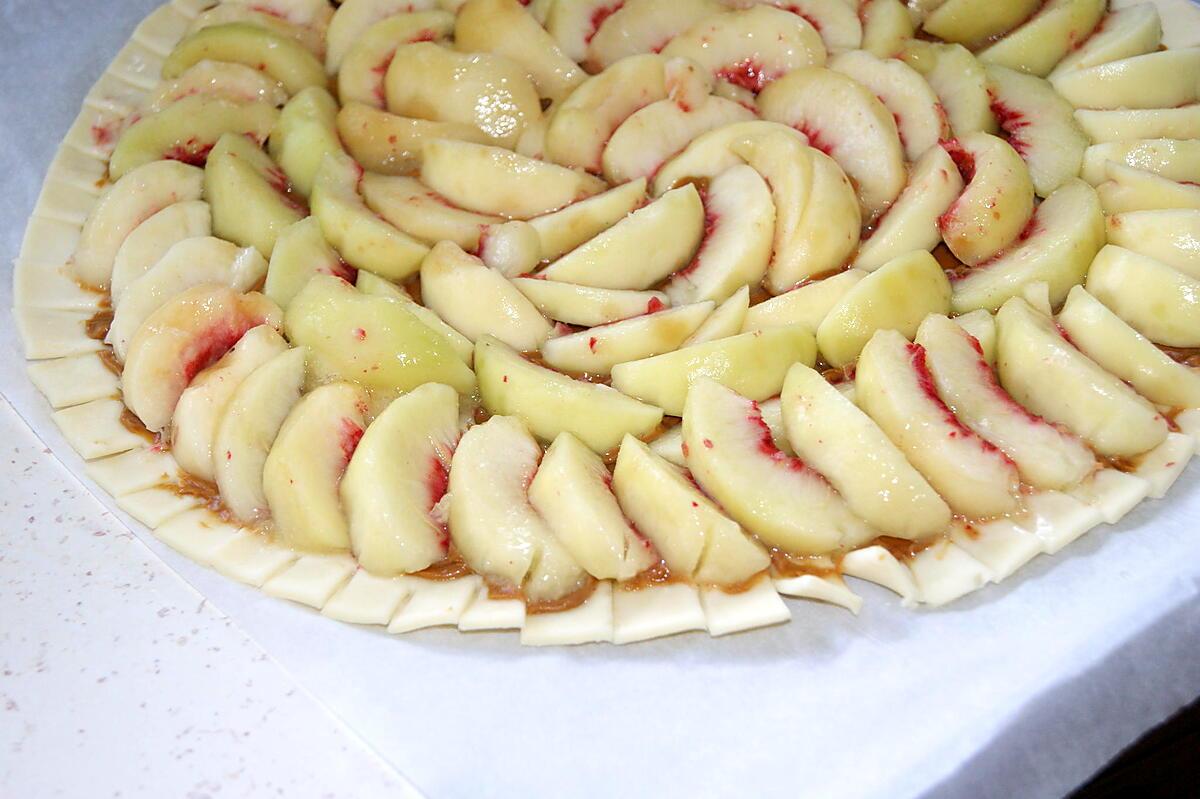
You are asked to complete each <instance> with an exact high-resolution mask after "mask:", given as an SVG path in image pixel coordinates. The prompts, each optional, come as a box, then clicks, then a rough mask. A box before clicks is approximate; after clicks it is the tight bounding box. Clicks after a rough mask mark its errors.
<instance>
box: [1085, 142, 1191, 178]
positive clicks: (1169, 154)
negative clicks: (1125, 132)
mask: <svg viewBox="0 0 1200 799" xmlns="http://www.w3.org/2000/svg"><path fill="white" fill-rule="evenodd" d="M1109 161H1114V162H1116V163H1118V164H1124V165H1126V166H1131V167H1135V168H1137V169H1143V170H1145V171H1147V172H1153V173H1154V174H1156V175H1160V176H1162V177H1164V178H1167V179H1168V180H1178V181H1182V182H1184V183H1200V141H1188V140H1186V139H1135V140H1133V141H1114V142H1105V143H1103V144H1093V145H1092V146H1091V147H1089V148H1087V150H1086V151H1085V152H1084V154H1083V170H1082V171H1081V172H1080V173H1079V176H1080V177H1081V178H1083V179H1084V180H1086V181H1087V182H1088V183H1091V184H1092V185H1093V186H1095V185H1097V184H1099V183H1102V182H1104V179H1105V177H1106V175H1105V171H1104V170H1105V168H1106V166H1105V165H1106V164H1107V163H1108V162H1109Z"/></svg>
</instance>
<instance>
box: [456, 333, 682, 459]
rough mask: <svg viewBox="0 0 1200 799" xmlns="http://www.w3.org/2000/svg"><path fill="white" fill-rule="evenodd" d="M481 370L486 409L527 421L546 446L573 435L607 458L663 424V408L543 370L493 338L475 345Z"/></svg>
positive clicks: (485, 338) (477, 372) (476, 365)
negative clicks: (624, 440) (625, 439)
mask: <svg viewBox="0 0 1200 799" xmlns="http://www.w3.org/2000/svg"><path fill="white" fill-rule="evenodd" d="M475 371H476V374H478V376H479V394H480V397H481V398H482V401H483V406H484V407H485V408H487V409H488V410H489V411H491V412H492V413H494V414H501V415H508V416H515V417H517V418H519V419H521V421H523V422H524V423H525V424H526V425H527V426H528V427H529V429H530V430H531V431H532V432H533V434H534V435H535V436H537V437H538V438H539V439H541V440H542V441H553V440H554V439H555V438H556V437H557V436H558V435H559V434H560V433H563V432H568V433H571V434H572V435H574V436H576V437H577V438H578V439H579V440H580V441H582V442H583V443H584V444H586V445H587V446H588V447H590V448H591V449H592V451H593V452H600V453H604V452H608V451H610V450H612V449H614V448H615V447H616V446H617V445H618V444H620V443H621V437H622V436H624V435H625V434H626V433H630V434H632V435H635V436H644V435H646V434H647V433H649V432H650V431H651V430H653V429H654V428H655V427H657V426H658V424H659V423H660V422H661V421H662V416H663V412H662V409H660V408H656V407H654V406H653V405H647V404H646V403H643V402H638V401H637V400H635V399H633V398H632V397H629V396H626V395H624V394H622V393H621V392H620V391H616V390H614V389H612V388H610V387H608V386H606V385H602V384H599V383H589V382H587V381H584V380H575V379H573V378H571V377H568V376H567V375H564V374H562V373H561V372H556V371H554V370H553V369H547V368H546V367H544V366H539V365H538V364H536V363H533V362H532V361H529V360H526V359H525V358H523V357H522V356H521V354H520V353H519V352H517V351H516V350H514V349H513V348H511V347H509V346H508V345H507V344H505V343H504V342H502V341H500V340H499V339H497V338H494V337H492V336H481V337H480V339H479V341H478V342H476V344H475Z"/></svg>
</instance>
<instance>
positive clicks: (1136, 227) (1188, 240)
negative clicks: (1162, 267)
mask: <svg viewBox="0 0 1200 799" xmlns="http://www.w3.org/2000/svg"><path fill="white" fill-rule="evenodd" d="M1105 227H1106V231H1107V233H1108V243H1109V244H1115V245H1116V246H1118V247H1124V248H1125V249H1127V250H1132V251H1133V252H1136V253H1139V254H1140V255H1146V256H1149V257H1150V258H1154V259H1156V260H1158V261H1161V262H1163V263H1164V264H1166V265H1167V266H1170V267H1173V268H1175V269H1178V270H1179V271H1180V272H1183V273H1184V274H1186V275H1189V276H1191V277H1193V278H1197V279H1200V210H1196V209H1194V208H1172V209H1157V210H1152V211H1127V212H1125V213H1120V214H1113V215H1112V216H1110V217H1108V219H1107V220H1106V223H1105Z"/></svg>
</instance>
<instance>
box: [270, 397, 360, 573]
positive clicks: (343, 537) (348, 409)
mask: <svg viewBox="0 0 1200 799" xmlns="http://www.w3.org/2000/svg"><path fill="white" fill-rule="evenodd" d="M367 401H368V397H367V392H366V391H365V390H364V389H362V388H361V387H359V386H355V385H353V384H351V383H328V384H326V385H323V386H320V387H319V388H315V389H313V390H312V391H311V392H309V393H308V394H306V395H305V396H304V397H303V398H302V399H301V400H300V401H299V402H298V403H296V405H295V406H294V407H293V408H292V410H291V413H289V414H288V416H287V419H285V420H284V422H283V425H282V426H281V427H280V428H279V434H278V435H277V436H276V437H275V441H274V443H273V444H272V445H271V451H270V453H269V454H268V455H267V460H266V462H265V463H264V464H263V478H262V479H263V493H264V494H266V497H267V503H268V505H269V506H270V508H271V516H272V519H273V522H274V525H273V527H274V530H275V534H276V535H277V536H278V537H279V539H280V541H281V542H282V543H284V544H286V545H287V546H290V547H292V548H293V549H298V550H302V551H306V552H340V551H344V550H347V549H349V548H350V531H349V527H348V525H347V523H346V513H345V510H344V509H343V508H342V501H341V497H340V496H339V493H338V486H339V484H340V483H341V481H342V477H343V475H344V474H345V472H346V465H347V464H348V463H350V459H351V458H352V457H353V456H354V450H355V449H356V448H357V447H358V442H359V441H360V440H361V439H362V436H363V432H364V431H365V430H366V429H367V418H366V416H367Z"/></svg>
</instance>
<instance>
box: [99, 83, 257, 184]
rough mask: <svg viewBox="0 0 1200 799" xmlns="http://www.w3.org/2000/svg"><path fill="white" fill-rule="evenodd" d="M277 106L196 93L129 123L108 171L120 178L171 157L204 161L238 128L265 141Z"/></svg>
mask: <svg viewBox="0 0 1200 799" xmlns="http://www.w3.org/2000/svg"><path fill="white" fill-rule="evenodd" d="M278 118H279V110H278V109H277V108H275V106H273V105H270V104H269V103H266V102H262V101H258V100H253V101H249V102H243V101H238V100H231V99H228V98H226V97H221V96H220V95H204V94H197V95H193V96H189V97H184V98H182V99H181V100H179V101H178V102H174V103H171V104H170V105H168V106H167V107H166V108H164V109H163V110H161V111H159V112H157V113H155V114H151V115H149V116H145V117H142V118H140V119H139V120H138V121H136V122H134V123H133V124H132V125H130V126H129V127H128V128H127V129H126V130H125V132H124V133H122V134H121V138H120V139H118V140H117V146H116V148H115V149H113V152H112V157H111V158H110V159H109V161H108V176H109V177H110V178H112V179H113V180H120V179H121V178H122V177H124V176H125V174H126V173H128V172H130V171H131V170H133V169H136V168H137V167H139V166H142V165H143V164H148V163H150V162H152V161H158V160H160V159H167V160H171V161H182V162H183V163H185V164H194V165H203V164H204V161H205V159H207V158H208V153H209V151H210V150H211V149H212V148H213V146H214V145H216V143H217V139H219V138H221V136H222V135H223V134H226V133H240V134H243V135H245V136H249V137H251V138H253V139H254V140H255V141H256V142H263V141H266V138H267V136H269V135H270V133H271V129H272V128H274V127H275V121H276V120H277V119H278Z"/></svg>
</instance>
